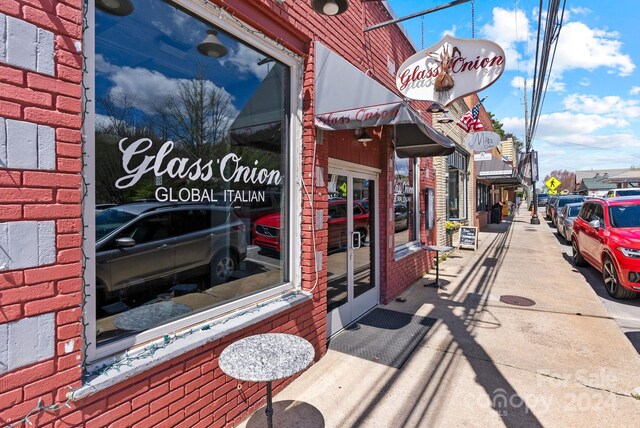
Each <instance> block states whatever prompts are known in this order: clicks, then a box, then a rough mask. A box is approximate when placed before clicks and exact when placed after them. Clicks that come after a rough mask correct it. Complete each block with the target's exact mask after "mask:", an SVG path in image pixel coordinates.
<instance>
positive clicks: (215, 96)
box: [161, 71, 232, 157]
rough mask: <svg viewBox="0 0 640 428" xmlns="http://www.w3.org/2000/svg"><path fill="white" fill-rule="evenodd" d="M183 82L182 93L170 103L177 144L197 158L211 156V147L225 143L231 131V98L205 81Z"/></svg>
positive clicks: (168, 112)
mask: <svg viewBox="0 0 640 428" xmlns="http://www.w3.org/2000/svg"><path fill="white" fill-rule="evenodd" d="M200 76H201V77H199V78H197V79H193V80H189V81H181V82H180V83H179V84H178V93H177V94H176V95H175V96H174V97H170V98H169V99H168V100H167V103H166V112H162V113H161V115H167V114H168V116H162V117H166V118H167V119H168V120H167V124H168V126H169V129H170V131H171V134H172V136H173V138H174V141H175V142H176V143H178V144H179V145H180V146H181V147H183V148H184V149H186V150H188V151H189V152H191V153H192V154H193V155H195V156H196V157H202V156H203V155H205V154H210V153H211V150H210V147H211V146H210V145H211V144H215V143H219V142H222V141H223V140H224V137H225V133H226V131H227V129H228V125H229V121H230V117H229V115H230V113H231V109H232V104H231V99H230V97H229V95H228V94H227V93H226V91H225V90H224V89H221V88H218V87H217V86H215V85H213V84H212V83H211V82H210V81H208V80H206V79H204V73H203V72H202V71H201V72H200Z"/></svg>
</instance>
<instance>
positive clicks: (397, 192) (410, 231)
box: [393, 156, 419, 248]
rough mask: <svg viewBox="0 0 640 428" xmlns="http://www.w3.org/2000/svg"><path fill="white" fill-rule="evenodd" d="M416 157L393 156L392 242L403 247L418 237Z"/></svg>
mask: <svg viewBox="0 0 640 428" xmlns="http://www.w3.org/2000/svg"><path fill="white" fill-rule="evenodd" d="M418 170H419V169H418V160H417V159H416V158H411V159H401V158H398V157H397V156H396V158H395V182H394V195H393V211H394V242H395V247H396V248H398V247H403V246H406V245H407V244H410V243H411V242H414V241H416V240H417V239H418V230H417V227H416V224H419V222H418V221H417V204H416V201H417V200H418V198H417V193H416V192H417V191H418V186H417V178H418V177H417V174H415V171H418Z"/></svg>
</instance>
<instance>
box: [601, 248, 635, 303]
mask: <svg viewBox="0 0 640 428" xmlns="http://www.w3.org/2000/svg"><path fill="white" fill-rule="evenodd" d="M602 280H603V281H604V288H605V289H606V290H607V293H609V296H611V297H613V298H615V299H633V298H634V297H636V296H637V294H636V293H635V292H634V291H631V290H627V289H626V288H624V287H623V286H622V285H620V281H618V272H616V265H615V264H614V263H613V260H611V258H610V257H609V256H604V261H603V263H602Z"/></svg>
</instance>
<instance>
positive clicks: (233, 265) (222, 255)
mask: <svg viewBox="0 0 640 428" xmlns="http://www.w3.org/2000/svg"><path fill="white" fill-rule="evenodd" d="M237 265H238V263H237V261H236V257H235V256H234V255H233V254H232V253H231V252H229V251H221V252H219V253H218V254H216V255H215V256H214V257H213V260H212V261H211V282H212V283H213V284H222V283H223V282H227V280H228V279H229V277H230V276H231V273H233V271H235V270H236V269H237Z"/></svg>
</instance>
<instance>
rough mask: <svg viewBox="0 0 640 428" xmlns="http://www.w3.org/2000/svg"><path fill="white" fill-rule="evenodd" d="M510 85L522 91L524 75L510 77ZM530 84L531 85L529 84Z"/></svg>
mask: <svg viewBox="0 0 640 428" xmlns="http://www.w3.org/2000/svg"><path fill="white" fill-rule="evenodd" d="M510 84H511V86H512V87H514V88H516V89H520V90H521V91H522V89H523V88H524V77H522V76H516V77H514V78H513V79H511V82H510ZM529 86H531V85H529Z"/></svg>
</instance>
